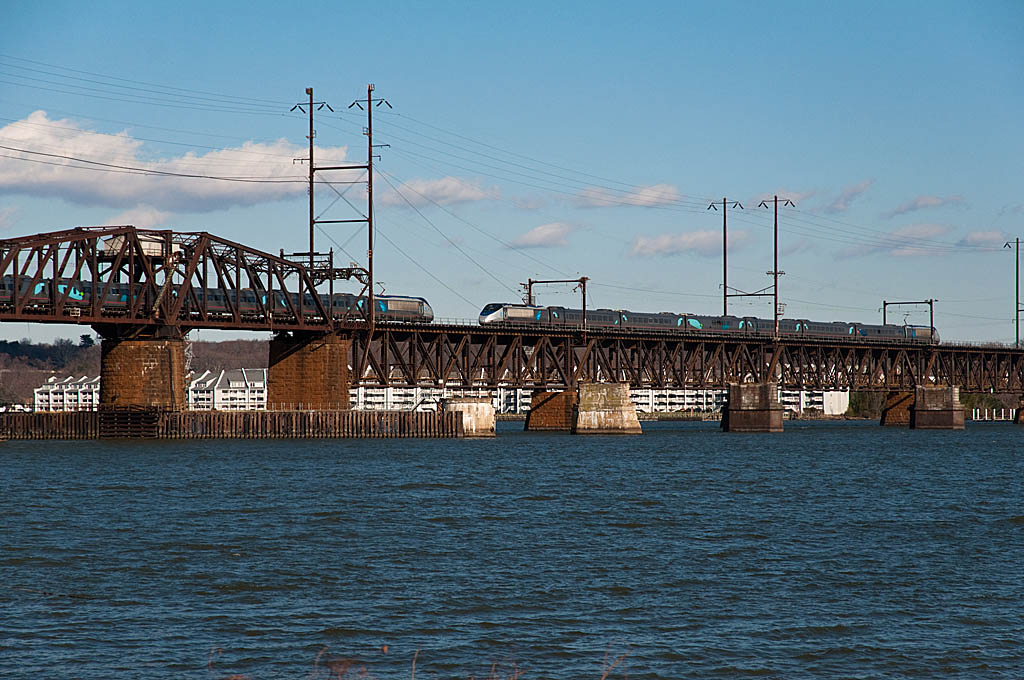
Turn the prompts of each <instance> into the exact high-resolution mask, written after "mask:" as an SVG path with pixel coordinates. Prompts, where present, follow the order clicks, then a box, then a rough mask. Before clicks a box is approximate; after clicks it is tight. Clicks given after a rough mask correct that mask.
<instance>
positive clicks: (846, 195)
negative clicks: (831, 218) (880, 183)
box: [825, 179, 875, 215]
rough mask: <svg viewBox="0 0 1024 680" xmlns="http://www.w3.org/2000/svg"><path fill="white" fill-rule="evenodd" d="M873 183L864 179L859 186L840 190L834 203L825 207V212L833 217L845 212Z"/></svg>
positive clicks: (873, 181)
mask: <svg viewBox="0 0 1024 680" xmlns="http://www.w3.org/2000/svg"><path fill="white" fill-rule="evenodd" d="M874 183H875V180H873V179H866V180H864V181H863V182H860V183H859V184H854V185H852V186H848V187H846V188H845V189H843V190H842V192H841V193H840V194H839V196H837V197H836V199H835V200H834V201H832V202H831V203H829V204H828V205H827V206H825V212H826V213H828V214H830V215H834V214H836V213H842V212H846V211H847V210H849V209H850V203H852V202H853V200H854V199H856V198H857V197H858V196H860V195H861V194H863V193H864V192H865V191H867V190H868V189H869V188H871V185H872V184H874Z"/></svg>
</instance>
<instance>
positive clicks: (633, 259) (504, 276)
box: [0, 1, 1024, 342]
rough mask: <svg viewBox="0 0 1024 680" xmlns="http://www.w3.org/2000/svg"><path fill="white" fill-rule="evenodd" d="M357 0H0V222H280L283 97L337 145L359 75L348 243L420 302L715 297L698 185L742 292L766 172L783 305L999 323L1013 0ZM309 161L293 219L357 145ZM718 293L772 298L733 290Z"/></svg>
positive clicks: (285, 214) (267, 241)
mask: <svg viewBox="0 0 1024 680" xmlns="http://www.w3.org/2000/svg"><path fill="white" fill-rule="evenodd" d="M382 4H383V3H363V4H362V5H356V4H346V5H341V4H338V3H312V4H311V5H309V6H308V7H307V5H303V10H302V11H297V10H295V9H293V8H290V7H287V6H285V5H282V4H281V3H264V2H252V3H244V4H230V3H228V4H212V5H210V4H209V3H191V2H183V3H177V4H174V6H173V7H172V6H170V5H156V4H153V3H109V2H98V3H89V4H88V5H86V4H83V3H66V2H55V3H46V4H45V5H34V4H30V3H19V4H17V5H16V6H12V7H10V8H8V9H7V11H6V12H5V20H4V22H3V23H2V25H0V237H3V238H7V237H12V236H17V235H22V234H31V233H37V232H42V231H50V230H56V229H64V228H67V227H71V226H77V225H100V224H135V225H136V226H139V227H153V228H167V229H175V230H179V231H200V230H205V231H210V232H212V233H214V234H217V235H219V236H223V237H225V238H228V239H232V240H238V241H242V242H244V243H247V244H249V245H252V246H255V247H259V248H264V249H266V250H269V251H273V252H276V251H277V250H278V249H280V248H284V249H285V250H304V249H305V248H306V246H307V243H306V239H307V233H308V230H307V226H306V220H307V215H308V204H307V198H306V184H305V179H304V178H305V174H306V172H307V170H306V166H305V165H303V164H302V163H301V162H297V161H296V159H300V158H303V157H305V156H306V155H307V153H308V151H307V144H308V142H307V140H306V137H305V136H306V134H307V120H306V118H305V116H304V114H303V113H302V112H301V111H298V110H296V111H292V110H290V109H291V108H292V106H293V105H294V104H295V103H297V102H299V101H302V100H304V99H305V98H306V95H305V94H304V90H305V88H306V87H313V88H315V95H316V99H317V100H323V101H326V102H328V103H329V104H330V107H331V109H333V111H332V110H330V109H328V108H326V107H325V108H323V109H321V110H318V111H317V113H316V115H317V118H316V129H317V133H316V139H315V142H316V149H315V157H316V159H317V164H318V165H327V164H332V163H335V164H337V163H344V162H349V163H362V162H365V157H366V141H365V140H366V138H365V136H363V134H362V130H363V128H364V126H365V125H366V120H365V113H363V112H362V111H360V110H359V109H358V108H355V107H353V108H350V107H349V104H350V103H351V102H352V101H353V100H354V99H357V98H360V97H365V96H366V85H367V83H370V82H372V83H375V85H376V92H375V94H376V95H378V96H381V97H384V98H386V99H387V100H388V102H389V103H390V105H391V106H392V107H393V108H388V107H387V106H383V105H382V106H381V107H379V108H375V109H374V114H375V115H374V121H373V126H374V133H375V139H374V141H375V143H377V144H381V145H387V146H383V147H381V148H379V149H377V150H376V153H377V154H378V155H379V156H380V158H379V161H377V169H378V173H377V174H376V175H375V177H374V195H375V198H376V203H375V210H376V216H377V220H378V226H379V238H378V243H377V249H376V251H375V264H374V266H375V270H376V272H377V276H378V278H379V279H380V280H382V281H383V285H384V288H385V290H386V292H388V293H408V294H418V295H423V296H425V297H427V298H428V299H429V300H430V301H431V303H432V304H433V306H434V309H435V313H436V314H437V316H439V317H446V318H472V317H474V316H475V315H476V314H477V313H478V312H479V309H480V308H481V307H482V306H483V305H484V304H486V303H488V302H492V301H506V300H507V301H511V300H515V299H517V298H518V297H519V295H520V291H519V283H520V282H522V281H526V279H527V278H531V277H532V278H563V277H576V276H589V277H590V278H591V284H590V286H588V291H589V293H590V296H591V297H590V300H589V301H588V306H591V307H610V308H624V309H633V310H637V311H668V310H672V311H690V312H704V313H712V312H716V313H717V312H720V311H721V308H722V299H721V283H722V205H721V202H722V199H723V197H727V198H728V218H729V239H728V241H729V284H730V286H731V287H735V288H736V289H738V290H742V291H754V290H758V289H761V288H763V287H764V286H766V285H768V283H769V280H768V277H767V276H766V272H767V271H769V270H770V269H772V219H773V213H772V211H771V210H768V209H766V208H765V207H762V206H761V205H760V204H761V203H762V202H763V201H768V204H770V202H771V200H772V198H773V197H774V196H776V195H777V196H779V197H780V199H790V200H791V201H792V202H793V203H794V205H792V206H788V205H787V206H785V207H783V208H780V213H779V218H780V219H779V222H780V229H779V251H780V265H779V266H780V269H781V270H783V271H785V275H784V276H783V277H782V281H781V283H780V287H779V291H780V299H781V300H782V301H783V302H785V303H786V315H787V316H793V317H801V318H808V319H821V320H839V319H842V320H861V321H874V320H879V319H880V317H881V314H880V311H879V308H880V307H881V303H882V301H883V300H897V299H898V300H922V299H927V298H934V299H937V300H938V303H937V304H936V325H937V326H939V328H940V330H941V331H942V332H943V335H944V337H945V338H946V339H950V340H982V341H997V342H1007V341H1012V340H1013V334H1014V330H1013V304H1014V299H1013V267H1014V259H1013V253H1012V251H1010V250H1007V249H1005V248H1003V244H1004V243H1005V242H1006V241H1008V240H1012V239H1013V238H1016V237H1018V236H1021V237H1024V195H1022V194H1021V189H1022V186H1024V181H1022V180H1024V163H1022V162H1021V159H1022V158H1024V134H1022V132H1021V125H1020V119H1021V117H1022V115H1024V114H1022V112H1024V40H1021V36H1022V35H1024V4H1021V3H1019V2H1013V1H1010V2H998V1H992V2H986V3H947V2H934V3H916V2H896V3H892V2H878V3H872V2H858V3H847V4H839V3H827V4H826V3H818V2H807V3H802V2H781V3H768V4H764V3H749V2H714V3H711V2H708V3H668V2H665V3H644V2H640V3H625V4H624V3H604V2H586V3H583V2H580V3H574V2H567V3H557V4H553V3H540V2H537V3H532V2H522V3H505V4H503V5H500V6H499V5H497V4H492V3H479V4H477V5H472V4H467V3H447V2H434V3H387V4H386V5H387V6H386V7H381V6H380V5H382ZM307 9H308V10H309V11H307ZM318 176H320V177H322V179H323V180H324V182H323V183H321V184H318V186H317V188H316V191H315V200H316V212H317V214H318V215H319V216H320V217H321V218H322V219H351V218H355V217H359V216H360V215H361V214H362V213H364V212H365V201H366V185H365V177H364V176H362V175H361V174H360V173H359V172H349V173H345V172H336V173H326V172H325V173H320V174H319V175H318ZM327 182H331V184H328V183H327ZM712 201H716V202H717V203H718V205H717V210H708V205H709V204H710V203H711V202H712ZM740 206H742V209H741V208H740ZM361 229H362V228H361V227H358V226H350V227H342V226H339V225H324V226H323V229H322V230H321V231H318V232H317V237H316V238H317V243H316V245H317V247H318V248H319V249H327V248H334V249H335V251H338V252H341V253H343V255H342V256H341V257H342V259H345V260H353V261H357V262H362V261H364V260H365V233H363V231H362V230H361ZM540 301H541V302H542V303H546V304H564V305H570V304H574V303H575V302H576V301H577V300H576V298H575V297H574V295H573V294H572V293H571V290H570V289H569V288H568V287H551V288H548V289H542V290H541V291H540ZM730 311H733V312H736V313H742V314H752V315H762V316H770V315H771V307H770V304H768V303H766V302H765V301H764V299H762V298H745V299H741V298H737V299H732V300H730ZM906 312H907V313H908V314H909V316H907V317H906V318H907V319H908V320H909V321H911V322H922V321H924V320H926V319H927V311H926V310H925V309H923V308H921V309H914V308H908V309H907V310H906ZM892 314H893V312H890V315H892ZM902 316H903V315H902V314H901V313H899V312H896V317H897V318H902ZM69 332H70V334H71V335H73V336H77V329H70V331H67V329H62V328H56V329H54V328H50V329H45V328H40V327H28V326H26V325H24V324H18V325H14V326H10V325H9V326H7V327H0V335H2V336H3V337H6V338H10V339H17V338H22V337H32V338H35V339H39V340H45V339H49V338H51V337H53V336H54V335H61V334H63V335H68V334H69ZM204 337H206V336H204ZM209 337H210V338H211V339H212V337H213V336H212V335H210V336H209Z"/></svg>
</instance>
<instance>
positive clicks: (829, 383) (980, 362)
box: [351, 324, 1024, 393]
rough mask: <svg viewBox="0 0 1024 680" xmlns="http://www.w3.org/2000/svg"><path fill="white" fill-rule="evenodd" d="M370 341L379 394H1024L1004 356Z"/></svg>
mask: <svg viewBox="0 0 1024 680" xmlns="http://www.w3.org/2000/svg"><path fill="white" fill-rule="evenodd" d="M367 337H370V336H368V335H367V334H366V333H365V332H364V333H359V332H355V333H354V334H353V347H352V362H351V365H352V376H353V381H355V379H356V377H357V376H362V383H363V384H366V385H374V386H386V385H390V386H404V385H449V386H465V387H470V386H479V387H491V388H493V387H498V386H508V387H536V388H554V389H557V388H565V387H570V386H574V385H575V384H577V383H580V382H625V383H629V384H630V385H632V386H633V387H651V388H671V389H683V388H688V389H717V388H724V387H725V386H726V385H727V384H728V383H730V382H758V383H761V382H769V383H778V384H779V385H780V387H782V388H783V389H794V390H796V389H802V390H844V389H855V390H878V391H882V390H885V391H888V390H912V389H913V388H914V387H915V385H955V386H958V387H960V388H961V390H963V391H965V392H989V391H994V392H1019V393H1024V351H1021V350H1013V349H1009V348H998V347H980V346H979V347H973V346H963V347H957V346H942V345H939V346H933V345H920V344H905V343H904V344H899V343H891V344H890V343H864V342H856V341H853V342H851V341H846V340H844V339H837V340H818V339H782V340H779V341H778V342H775V341H773V340H772V338H770V337H744V338H723V337H722V336H721V335H714V334H710V333H709V334H705V335H695V334H690V333H687V334H670V333H661V332H657V333H643V332H622V331H615V330H604V329H602V330H594V329H590V330H588V332H586V333H584V332H583V331H582V330H574V331H571V332H567V331H566V330H563V329H535V328H529V327H523V328H507V327H505V328H494V327H479V326H432V325H427V324H423V325H417V326H414V325H410V324H389V325H387V326H382V327H378V328H377V329H376V331H375V332H374V334H373V335H372V339H371V341H370V346H369V349H368V350H367V347H366V338H367ZM364 357H366V360H365V362H364V360H363V358H364Z"/></svg>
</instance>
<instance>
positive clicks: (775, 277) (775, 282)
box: [760, 195, 796, 338]
mask: <svg viewBox="0 0 1024 680" xmlns="http://www.w3.org/2000/svg"><path fill="white" fill-rule="evenodd" d="M782 200H783V203H782V205H783V206H784V207H785V206H790V207H796V203H793V201H791V200H789V199H788V198H784V199H782ZM773 203H774V205H775V266H774V268H773V269H772V271H770V272H768V275H769V276H771V277H772V293H773V297H774V301H775V337H776V338H777V337H779V276H780V275H782V274H785V273H786V272H783V271H779V197H778V195H776V196H775V197H774V200H773ZM760 207H762V208H767V207H768V203H767V201H761V203H760Z"/></svg>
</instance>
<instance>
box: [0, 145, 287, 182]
mask: <svg viewBox="0 0 1024 680" xmlns="http://www.w3.org/2000/svg"><path fill="white" fill-rule="evenodd" d="M0 149H6V150H8V151H16V152H18V153H27V154H32V155H35V156H45V157H48V158H63V159H65V160H69V161H75V162H76V163H87V164H89V165H95V166H99V167H103V168H115V169H117V170H125V171H130V172H133V173H138V174H144V175H160V176H166V177H190V178H195V179H212V180H219V181H224V182H254V183H264V184H294V183H296V182H303V181H304V180H301V179H274V178H268V177H263V178H260V177H219V176H216V175H199V174H191V173H184V172H170V171H168V170H154V169H152V168H138V167H130V166H125V165H116V164H113V163H102V162H100V161H91V160H88V159H85V158H78V157H75V156H68V155H65V154H54V153H43V152H42V151H30V150H28V149H18V148H15V147H13V146H4V145H0ZM18 160H31V159H27V158H25V159H21V158H19V159H18ZM68 167H71V166H68ZM83 169H85V168H83Z"/></svg>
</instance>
